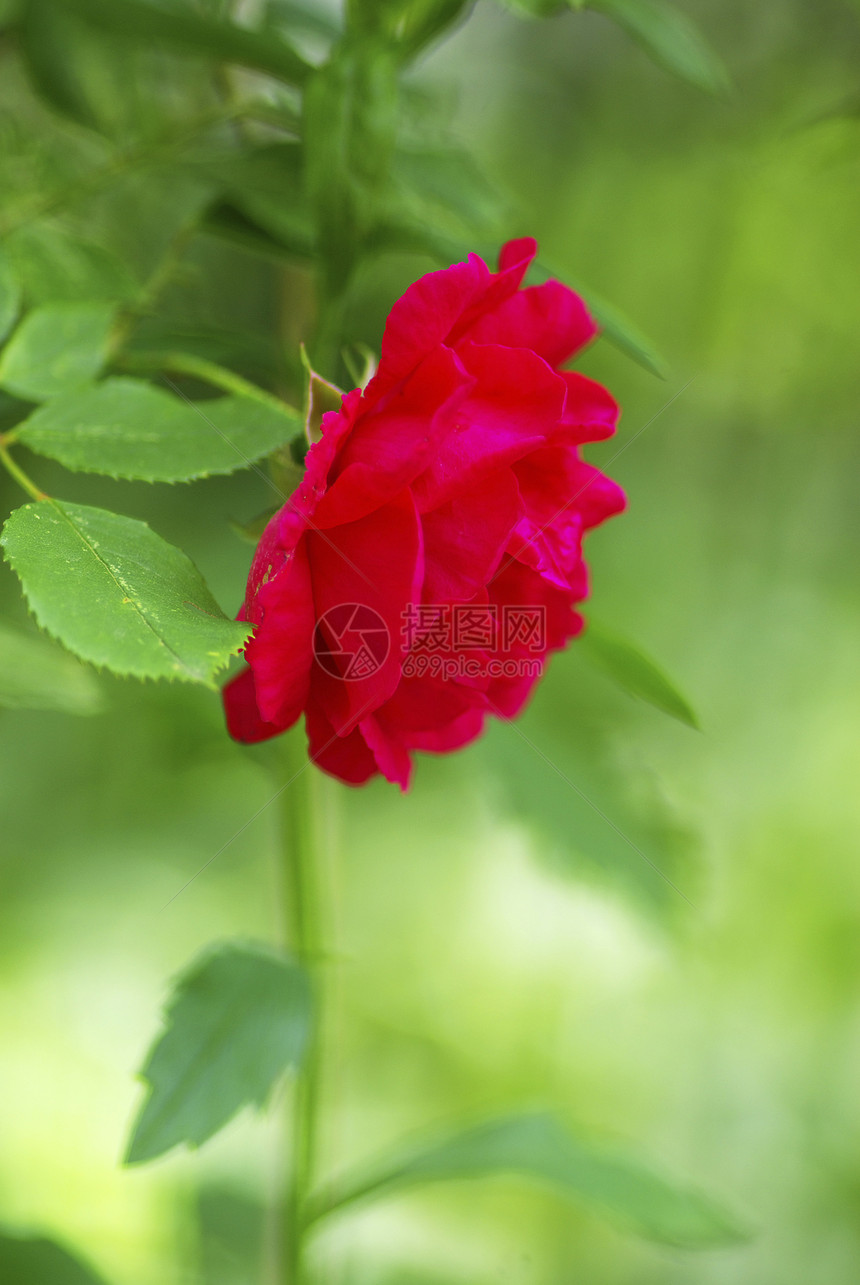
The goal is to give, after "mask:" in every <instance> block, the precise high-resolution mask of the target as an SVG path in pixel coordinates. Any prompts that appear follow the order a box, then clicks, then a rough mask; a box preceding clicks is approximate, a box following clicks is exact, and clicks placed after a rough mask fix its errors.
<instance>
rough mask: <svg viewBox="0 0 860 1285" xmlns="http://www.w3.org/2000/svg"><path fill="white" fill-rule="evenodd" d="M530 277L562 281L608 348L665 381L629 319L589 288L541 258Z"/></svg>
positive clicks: (660, 361) (662, 368)
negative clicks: (584, 307) (580, 302)
mask: <svg viewBox="0 0 860 1285" xmlns="http://www.w3.org/2000/svg"><path fill="white" fill-rule="evenodd" d="M533 273H534V276H535V278H536V279H543V280H545V279H546V278H547V277H556V278H557V279H558V280H559V281H564V282H565V283H566V284H567V285H569V286H570V287H571V289H572V290H575V291H576V292H577V294H581V295H582V297H583V299H584V300H585V302H586V303H587V305H588V310H589V312H590V313H591V315H592V316H593V317H594V320H595V321H596V322H597V324H598V326H599V327H600V331H601V334H602V335H603V336H604V338H606V339H608V340H609V342H610V343H611V344H613V345H614V346H615V347H616V348H618V349H619V350H620V351H621V352H623V353H625V354H626V355H627V356H628V357H630V358H631V359H632V360H633V361H635V362H636V364H637V365H639V366H641V367H642V368H643V370H647V371H648V372H649V374H651V375H656V376H657V378H658V379H665V378H666V376H667V374H668V366H667V364H666V362H665V360H664V358H663V357H661V356H660V354H659V353H658V352H657V350H656V348H655V347H654V345H653V344H652V343H651V342H650V340H649V339H646V337H645V336H644V335H643V333H642V331H641V330H640V329H639V327H638V326H636V325H634V323H633V322H632V321H631V320H630V318H629V317H627V316H625V314H624V313H623V312H622V311H621V310H620V309H619V308H616V307H615V305H614V304H611V303H607V301H606V300H605V299H604V298H603V297H602V296H601V295H599V294H597V293H596V292H595V291H594V290H592V289H591V287H590V286H587V285H583V283H582V282H581V281H579V280H577V279H576V278H575V277H572V276H571V274H570V273H569V272H561V271H559V270H558V268H556V267H553V266H552V265H551V264H549V263H548V262H547V260H546V259H545V258H540V259H538V260H537V261H536V262H535V264H534V267H533Z"/></svg>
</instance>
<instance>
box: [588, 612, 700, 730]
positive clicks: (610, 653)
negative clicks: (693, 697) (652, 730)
mask: <svg viewBox="0 0 860 1285" xmlns="http://www.w3.org/2000/svg"><path fill="white" fill-rule="evenodd" d="M577 648H578V649H579V650H580V651H581V652H582V654H583V655H584V656H585V657H586V658H587V659H588V660H590V661H592V662H593V663H594V664H595V665H597V666H598V667H599V668H600V669H602V670H603V671H604V673H606V674H608V675H609V677H610V678H611V679H613V681H614V682H616V683H617V684H618V685H619V687H623V688H624V690H625V691H627V692H630V694H631V695H632V696H638V697H639V698H640V699H641V700H644V701H647V702H648V704H649V705H654V706H655V707H656V708H657V709H660V710H662V711H663V713H664V714H669V715H670V716H671V717H672V718H677V719H678V720H679V721H680V722H682V723H686V724H687V726H688V727H694V728H696V729H697V730H698V727H699V722H698V719H697V718H696V715H695V712H694V711H693V709H692V707H691V705H690V703H689V701H688V700H687V699H686V697H685V696H683V695H682V694H681V692H680V691H679V690H678V688H677V687H676V686H675V684H674V683H673V682H672V681H671V679H670V678H668V677H667V676H666V674H665V673H664V672H663V670H662V669H660V667H659V665H657V663H656V662H655V661H653V660H651V658H650V657H649V656H646V655H645V653H644V652H643V651H640V650H639V648H638V647H636V646H635V645H634V644H633V643H631V642H629V641H628V640H627V639H626V638H622V637H621V636H620V635H618V634H614V633H612V632H611V631H610V630H607V629H604V628H603V626H602V625H597V624H595V623H594V621H593V620H592V621H591V622H590V623H589V626H588V628H587V629H586V631H585V633H584V634H583V636H582V637H581V638H580V640H579V641H578V643H577Z"/></svg>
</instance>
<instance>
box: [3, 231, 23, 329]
mask: <svg viewBox="0 0 860 1285" xmlns="http://www.w3.org/2000/svg"><path fill="white" fill-rule="evenodd" d="M20 307H21V283H20V281H19V279H18V274H17V273H16V272H15V270H14V268H13V266H12V264H11V262H10V260H9V256H8V254H7V253H6V251H5V250H4V249H3V247H2V246H0V340H2V339H5V338H6V336H7V335H8V333H9V331H10V330H11V329H12V326H13V324H14V322H15V318H16V317H17V316H18V309H19V308H20Z"/></svg>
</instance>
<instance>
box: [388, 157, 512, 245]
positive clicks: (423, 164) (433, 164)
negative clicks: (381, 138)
mask: <svg viewBox="0 0 860 1285" xmlns="http://www.w3.org/2000/svg"><path fill="white" fill-rule="evenodd" d="M394 176H395V178H396V179H398V180H399V181H400V182H401V184H403V185H404V187H405V188H406V190H407V191H408V192H410V193H412V194H414V195H415V196H417V197H418V198H419V199H420V201H421V203H422V205H430V206H440V207H441V208H442V209H443V210H446V211H449V212H450V213H452V214H454V215H456V216H457V217H458V218H459V219H460V220H462V221H463V222H464V223H465V224H466V225H467V226H468V227H469V228H470V229H475V228H479V229H483V228H493V227H496V226H497V225H498V224H499V222H500V220H501V217H502V214H503V212H504V208H505V207H504V202H503V200H502V198H501V196H500V195H499V193H498V192H497V191H496V190H495V188H494V187H493V185H492V184H491V183H490V182H489V181H488V180H487V179H486V178H485V176H484V175H483V174H482V173H481V171H480V169H479V168H478V166H477V165H476V164H475V162H474V160H473V159H472V157H471V156H470V155H469V154H468V152H465V151H462V150H460V149H459V148H406V147H401V148H398V150H397V152H396V153H395V157H394ZM426 217H427V216H426V214H425V218H426ZM428 221H430V222H433V221H434V220H433V219H432V218H430V219H429V220H428Z"/></svg>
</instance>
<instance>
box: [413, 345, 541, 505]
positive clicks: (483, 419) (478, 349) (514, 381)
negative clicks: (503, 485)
mask: <svg viewBox="0 0 860 1285" xmlns="http://www.w3.org/2000/svg"><path fill="white" fill-rule="evenodd" d="M458 353H459V356H460V359H461V361H462V363H463V366H464V367H465V369H466V370H467V372H468V373H469V374H470V375H471V376H473V378H474V379H475V387H474V389H473V391H472V392H471V393H470V395H469V396H468V397H467V398H466V400H465V401H464V402H463V404H462V405H461V406H460V408H459V410H458V413H457V423H456V426H455V428H454V429H453V431H452V432H449V433H448V434H447V436H446V437H445V438H444V439H443V441H442V442H441V444H440V447H439V451H438V453H437V454H436V456H435V458H434V459H433V460H432V462H431V464H430V467H429V468H427V469H426V470H425V471H424V472H423V473H422V474H420V475H419V476H418V477H417V478H416V480H415V482H414V484H413V491H414V493H415V497H416V500H417V502H418V507H419V509H420V510H421V511H422V512H427V511H428V510H430V509H435V508H438V507H439V505H440V504H444V503H446V502H447V501H448V500H450V499H451V498H452V497H453V496H455V495H459V494H463V493H464V492H468V491H469V490H470V489H471V488H472V487H473V486H474V485H475V484H476V482H477V480H478V479H479V478H480V477H481V476H482V475H484V474H486V473H488V472H491V471H494V470H497V469H500V468H502V467H504V466H505V465H507V464H511V463H513V462H514V461H515V460H518V459H520V458H521V457H522V456H524V455H527V454H528V453H529V452H530V451H533V450H536V449H537V448H538V447H540V446H542V445H544V443H545V442H546V440H547V439H548V438H549V437H550V436H551V435H552V433H553V432H554V431H555V429H556V426H557V424H558V421H559V419H560V418H561V415H562V412H563V410H564V399H565V393H566V390H565V385H564V381H563V380H562V379H561V378H560V377H559V376H558V375H557V374H556V373H555V372H554V371H552V370H550V368H549V366H548V365H547V364H546V362H545V361H543V360H542V359H541V358H540V357H536V356H535V354H534V353H532V352H529V351H528V350H527V349H525V348H501V347H498V346H497V345H494V344H491V345H478V344H463V345H462V346H461V347H460V348H459V349H458Z"/></svg>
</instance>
